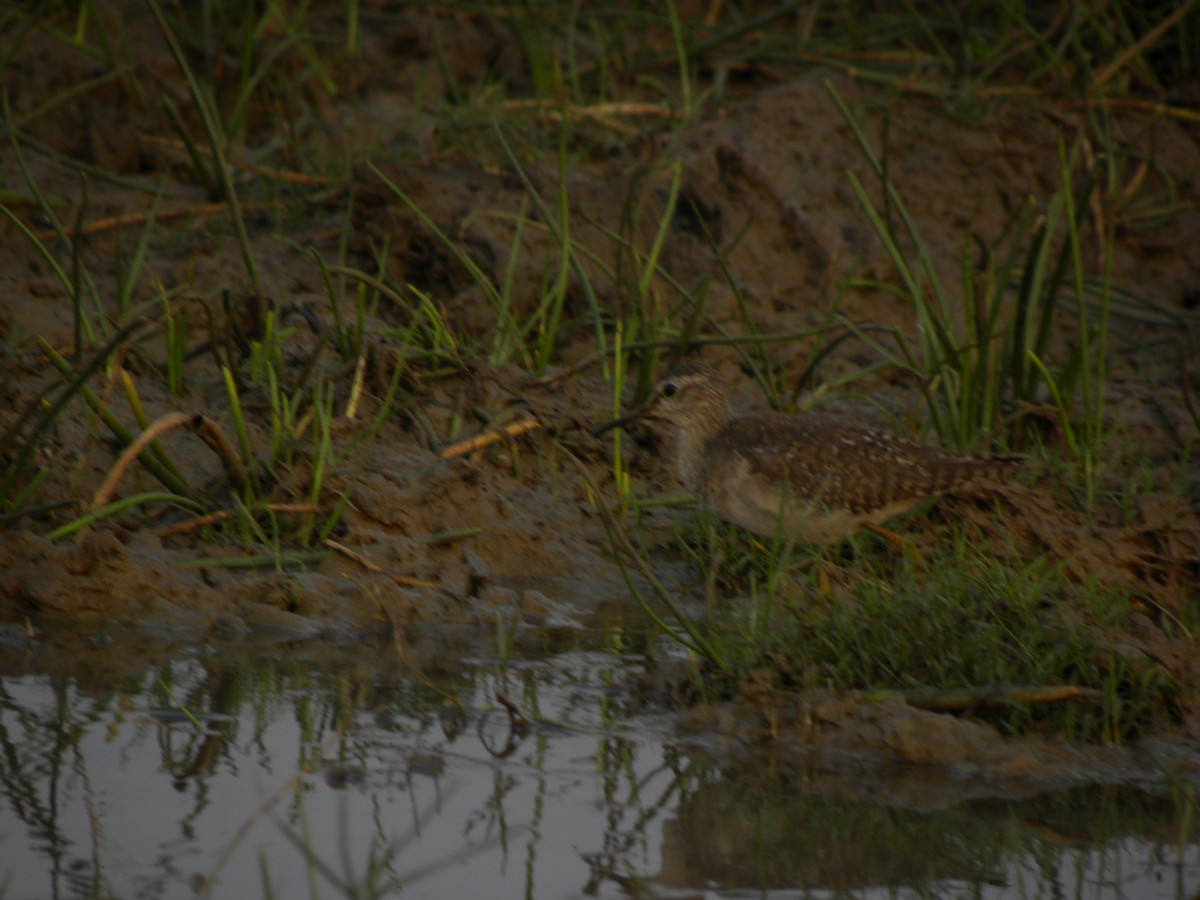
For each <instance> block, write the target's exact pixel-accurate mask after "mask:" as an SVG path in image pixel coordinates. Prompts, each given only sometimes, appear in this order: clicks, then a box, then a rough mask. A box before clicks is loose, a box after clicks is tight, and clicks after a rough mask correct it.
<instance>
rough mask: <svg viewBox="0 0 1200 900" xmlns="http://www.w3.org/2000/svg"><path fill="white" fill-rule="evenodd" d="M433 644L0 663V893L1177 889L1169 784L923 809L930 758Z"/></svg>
mask: <svg viewBox="0 0 1200 900" xmlns="http://www.w3.org/2000/svg"><path fill="white" fill-rule="evenodd" d="M345 652H346V653H348V654H353V653H354V652H355V651H353V650H347V651H345ZM10 662H11V660H10ZM444 662H446V664H445V665H443V666H441V667H438V668H440V673H439V674H438V675H437V677H433V676H430V675H418V674H416V673H415V672H414V670H413V669H414V667H413V666H407V667H400V668H399V669H396V668H393V669H391V670H389V671H387V672H386V673H381V674H378V675H377V676H376V677H363V675H362V672H363V671H364V666H363V665H362V664H361V663H362V660H361V659H359V660H357V664H355V665H349V664H348V665H344V666H340V665H338V664H337V663H336V662H331V661H330V658H329V657H328V656H326V657H323V658H322V659H320V660H315V659H312V658H306V657H304V656H303V655H301V654H298V653H296V652H294V651H293V650H292V649H289V648H287V647H276V648H272V649H271V650H270V651H266V652H258V653H247V654H246V655H245V657H244V658H242V659H238V660H234V659H231V658H230V656H229V655H228V654H216V653H213V652H211V651H206V650H195V649H193V650H190V651H185V652H181V653H179V654H177V655H176V657H174V658H172V659H171V660H170V661H169V662H166V663H160V664H158V665H156V666H155V667H154V668H153V669H150V670H147V671H141V672H135V673H134V674H128V673H126V674H123V675H121V676H120V677H112V678H111V679H106V678H104V677H88V678H86V679H85V678H82V677H81V676H79V675H78V674H75V675H63V674H57V675H47V674H40V673H38V672H37V671H25V672H20V671H18V672H17V673H16V674H8V675H6V676H5V677H3V678H0V779H2V784H0V788H2V791H3V796H2V801H3V806H2V808H0V897H4V898H40V897H55V898H58V897H63V898H65V897H193V896H197V895H200V896H212V897H235V896H236V897H307V896H311V897H339V896H403V897H628V896H635V897H644V896H661V897H695V896H711V897H758V896H765V897H795V896H817V897H828V896H846V895H853V896H860V897H884V896H887V897H891V896H904V897H907V896H929V895H932V896H938V897H997V898H999V897H1037V898H1040V897H1045V898H1060V897H1080V898H1118V897H1130V898H1151V897H1163V898H1188V900H1190V898H1193V897H1195V896H1196V895H1197V891H1200V846H1198V845H1197V843H1196V841H1197V822H1196V819H1195V816H1196V812H1197V808H1198V807H1200V803H1197V801H1196V794H1195V792H1194V788H1188V787H1183V786H1179V785H1176V786H1174V787H1171V786H1169V785H1164V786H1163V787H1162V788H1161V789H1154V790H1150V791H1143V790H1135V789H1132V788H1120V787H1115V786H1088V787H1084V788H1076V789H1074V790H1072V791H1069V792H1060V793H1056V794H1048V795H1041V796H1037V797H1031V798H1023V799H1021V800H1019V801H1018V800H1015V799H1011V798H1003V797H995V796H991V797H989V796H987V792H986V790H984V791H981V790H980V787H979V786H978V785H973V786H971V787H970V789H964V790H963V792H962V797H961V799H960V800H958V801H954V800H949V801H948V800H946V799H945V798H946V797H947V796H953V792H947V790H946V787H947V785H946V783H945V782H946V781H947V780H948V779H949V778H950V776H949V775H948V774H947V773H945V772H943V771H939V770H922V771H913V770H911V769H909V770H902V771H897V772H895V773H881V772H879V771H878V769H877V768H874V769H871V770H870V771H869V773H868V772H867V770H865V769H864V770H862V771H861V772H859V773H858V774H856V773H855V770H854V768H853V767H849V768H848V769H847V774H845V775H842V776H835V777H830V776H828V775H824V776H819V777H812V776H810V775H806V774H805V773H804V772H802V771H796V770H795V769H788V768H787V767H784V766H782V765H780V766H770V765H766V764H762V763H746V762H745V761H742V762H733V761H730V760H729V759H726V760H724V762H723V763H722V764H720V765H718V764H714V763H712V762H711V758H712V757H711V756H710V755H709V754H707V753H703V752H701V749H700V747H699V746H697V745H692V746H689V745H687V744H685V743H682V742H681V739H680V737H679V735H678V733H677V732H676V731H675V730H674V729H673V727H672V723H671V720H670V718H669V717H668V716H667V715H665V714H663V713H662V712H659V711H654V710H648V709H646V708H645V707H644V705H640V704H638V703H637V702H636V701H635V700H633V697H634V692H633V691H632V690H631V689H630V688H629V684H630V681H631V677H632V676H634V675H635V674H636V672H637V669H638V659H637V657H636V656H628V657H624V658H623V657H622V656H621V655H620V654H619V653H614V652H613V650H612V648H611V647H607V648H592V649H588V648H574V649H568V650H565V651H555V652H551V653H547V654H541V655H540V656H539V655H537V654H534V655H533V657H531V658H528V659H525V660H523V661H520V662H514V661H511V660H510V661H508V662H505V661H502V660H498V659H495V658H490V659H489V658H486V657H485V655H484V654H483V653H476V654H475V655H473V656H467V657H464V658H461V659H459V658H455V659H453V660H452V661H444ZM31 668H36V667H31ZM367 668H368V669H369V667H367ZM8 671H9V672H10V673H11V672H12V667H11V666H9V667H8ZM348 671H353V672H355V674H354V675H349V674H347V672H348ZM506 705H508V706H511V707H512V710H513V712H512V713H511V714H510V712H509V711H508V710H507V708H506ZM934 796H937V797H938V798H940V799H938V800H937V801H936V802H931V801H930V799H929V798H932V797H934Z"/></svg>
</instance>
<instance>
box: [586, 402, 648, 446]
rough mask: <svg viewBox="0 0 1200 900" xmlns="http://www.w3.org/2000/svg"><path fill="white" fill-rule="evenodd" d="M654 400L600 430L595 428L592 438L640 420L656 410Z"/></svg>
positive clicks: (605, 424)
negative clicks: (652, 410)
mask: <svg viewBox="0 0 1200 900" xmlns="http://www.w3.org/2000/svg"><path fill="white" fill-rule="evenodd" d="M654 400H655V398H654V397H651V398H650V399H649V400H648V401H646V402H645V403H643V404H642V405H641V406H639V407H638V408H637V409H635V410H632V411H631V412H627V413H625V415H623V416H621V417H620V418H619V419H613V420H612V421H611V422H605V423H604V424H603V425H601V426H599V427H598V428H593V429H592V437H600V436H601V435H603V434H606V433H608V432H610V431H612V430H613V429H614V428H620V427H621V426H623V425H628V424H629V423H630V422H633V421H634V420H636V419H640V418H641V417H642V416H644V415H646V413H648V412H650V410H651V409H653V408H654Z"/></svg>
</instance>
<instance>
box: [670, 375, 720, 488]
mask: <svg viewBox="0 0 1200 900" xmlns="http://www.w3.org/2000/svg"><path fill="white" fill-rule="evenodd" d="M728 421H729V408H728V406H726V403H725V400H724V398H713V400H712V402H711V403H706V404H705V405H704V406H701V407H697V408H695V409H692V410H690V415H689V416H688V417H687V419H685V420H684V421H681V422H679V423H678V429H677V432H676V436H675V453H676V459H677V461H678V465H679V477H680V480H682V481H683V483H684V485H686V486H687V488H688V490H690V491H692V492H693V493H694V492H695V491H696V490H697V488H698V486H699V484H700V480H701V473H702V470H703V468H704V454H705V450H706V448H707V447H708V443H709V441H711V440H712V439H713V438H714V437H716V435H717V433H718V432H720V430H721V429H722V428H724V427H725V425H726V423H728Z"/></svg>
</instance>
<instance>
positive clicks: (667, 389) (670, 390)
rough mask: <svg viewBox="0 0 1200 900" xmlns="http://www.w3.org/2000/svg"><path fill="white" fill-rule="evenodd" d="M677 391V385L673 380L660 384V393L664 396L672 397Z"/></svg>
mask: <svg viewBox="0 0 1200 900" xmlns="http://www.w3.org/2000/svg"><path fill="white" fill-rule="evenodd" d="M678 393H679V386H678V385H677V384H675V382H673V381H668V382H667V383H666V384H664V385H663V386H662V395H663V396H664V397H674V396H675V395H676V394H678Z"/></svg>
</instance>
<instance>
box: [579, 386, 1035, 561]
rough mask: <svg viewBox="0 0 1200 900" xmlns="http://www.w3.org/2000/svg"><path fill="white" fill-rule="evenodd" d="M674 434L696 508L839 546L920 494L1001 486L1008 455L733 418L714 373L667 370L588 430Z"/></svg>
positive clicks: (764, 531) (824, 423)
mask: <svg viewBox="0 0 1200 900" xmlns="http://www.w3.org/2000/svg"><path fill="white" fill-rule="evenodd" d="M647 414H649V415H651V416H652V417H654V418H658V419H662V420H665V421H666V422H667V423H668V424H669V426H670V428H671V430H672V431H673V432H674V436H675V445H676V462H677V465H678V468H679V477H680V479H681V480H682V481H683V483H684V485H685V486H686V487H687V488H688V490H690V491H691V492H692V493H693V494H694V495H695V496H696V498H697V500H699V501H700V502H701V503H702V504H704V505H705V506H706V507H708V508H709V509H711V510H712V511H713V512H715V513H716V514H717V515H719V516H721V517H722V518H724V519H728V520H729V521H730V522H734V523H736V524H738V525H741V526H742V527H744V528H748V529H749V530H750V531H753V532H755V533H756V534H759V535H763V536H765V537H773V536H776V535H779V534H782V535H784V536H786V537H789V538H792V539H795V540H798V541H802V542H805V543H812V544H819V543H830V542H834V541H840V540H842V539H843V538H845V537H846V536H847V535H849V534H850V533H851V532H852V531H854V530H855V529H857V528H859V527H863V526H867V527H871V526H876V527H877V526H879V525H880V524H881V523H882V522H884V521H886V520H887V519H890V518H891V517H892V516H894V515H897V514H898V513H902V512H904V511H905V510H907V509H909V508H910V507H912V506H913V505H915V504H917V503H919V502H920V501H922V500H924V499H925V498H927V497H935V496H938V495H940V494H944V493H948V492H963V491H970V490H972V489H974V488H976V487H978V486H981V485H988V484H997V483H999V482H1003V481H1006V480H1008V479H1009V478H1010V477H1011V474H1012V472H1013V470H1014V469H1015V468H1016V467H1017V465H1018V464H1019V460H1018V458H1016V457H1012V456H993V455H983V454H971V453H958V452H955V451H951V450H943V449H941V448H939V447H930V446H925V445H922V444H915V443H913V442H911V441H906V440H903V439H901V438H898V437H896V436H895V435H891V434H887V433H885V432H881V431H874V430H871V429H869V428H863V427H860V426H857V425H853V424H847V423H841V422H836V421H830V420H822V419H814V418H809V417H807V416H789V415H785V414H783V413H779V412H773V411H771V412H755V413H747V414H735V413H733V412H732V411H731V410H730V408H729V403H728V399H727V397H726V393H725V385H724V383H723V382H722V380H721V377H720V375H719V374H718V373H717V372H716V370H714V369H712V368H711V367H709V366H706V365H703V364H701V363H686V364H683V365H680V366H676V367H675V368H672V369H670V370H668V371H667V372H666V373H665V374H664V375H663V376H662V377H661V378H660V379H659V380H658V383H657V384H656V385H655V386H654V393H653V395H652V396H651V398H650V400H649V401H648V402H647V403H646V404H645V405H643V406H642V407H640V408H639V409H636V410H634V411H633V412H631V413H630V414H628V415H626V416H622V417H621V418H619V419H616V420H614V421H612V422H609V423H608V424H607V425H604V426H602V427H600V428H599V429H597V430H596V432H595V434H597V435H599V434H602V433H603V432H605V431H608V430H609V429H611V428H615V427H617V426H618V425H624V424H626V423H627V422H630V421H632V420H633V419H636V418H639V417H640V416H643V415H647Z"/></svg>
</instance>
